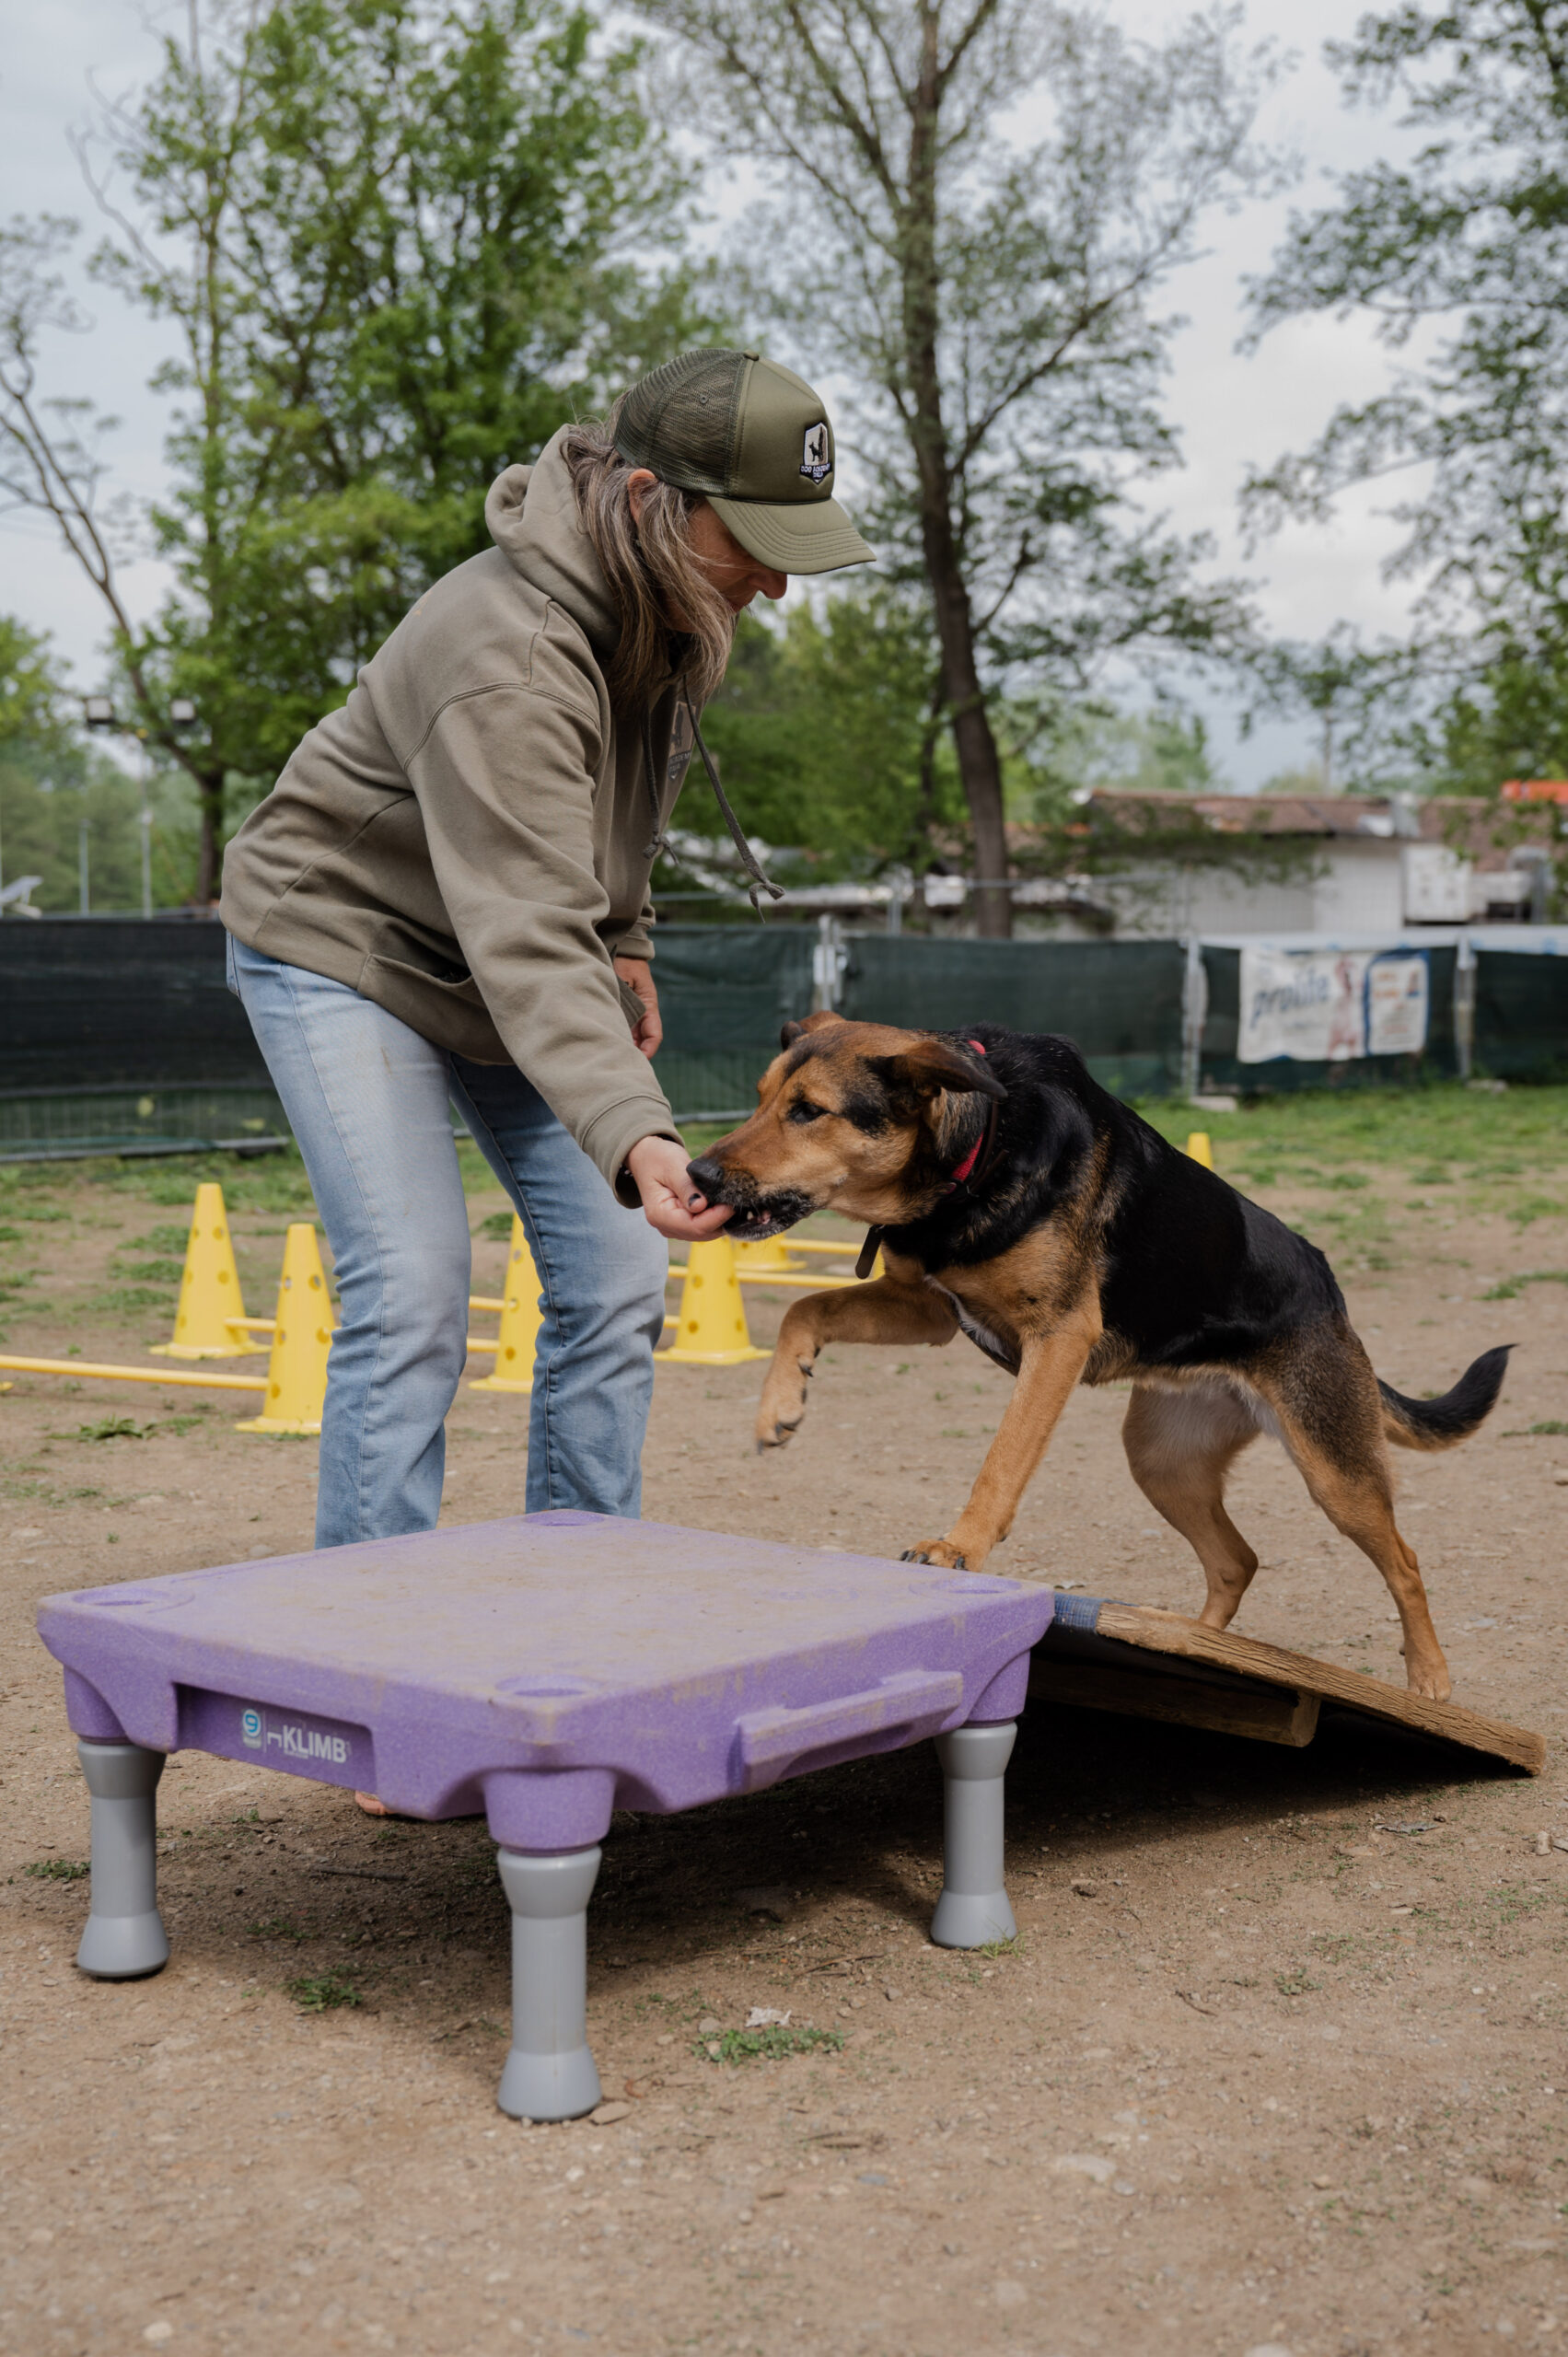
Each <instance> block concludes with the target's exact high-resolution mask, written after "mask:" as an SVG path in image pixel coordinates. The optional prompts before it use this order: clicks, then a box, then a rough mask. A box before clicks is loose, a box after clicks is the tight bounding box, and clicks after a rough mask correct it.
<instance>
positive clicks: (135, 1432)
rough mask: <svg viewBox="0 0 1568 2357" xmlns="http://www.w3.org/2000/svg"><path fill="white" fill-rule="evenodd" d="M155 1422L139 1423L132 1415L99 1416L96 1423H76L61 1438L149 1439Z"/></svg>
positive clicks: (154, 1430) (154, 1429)
mask: <svg viewBox="0 0 1568 2357" xmlns="http://www.w3.org/2000/svg"><path fill="white" fill-rule="evenodd" d="M156 1432H157V1424H139V1423H137V1422H136V1420H135V1418H134V1416H100V1417H99V1421H98V1422H97V1423H96V1424H78V1425H77V1426H76V1429H75V1434H69V1433H67V1434H62V1438H64V1439H67V1440H69V1439H72V1438H75V1439H76V1440H150V1439H151V1437H152V1435H153V1434H154V1433H156Z"/></svg>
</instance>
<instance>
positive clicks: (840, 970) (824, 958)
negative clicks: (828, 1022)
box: [811, 917, 849, 1015]
mask: <svg viewBox="0 0 1568 2357" xmlns="http://www.w3.org/2000/svg"><path fill="white" fill-rule="evenodd" d="M848 964H849V951H848V950H847V949H846V948H845V947H844V929H843V926H842V923H840V921H839V919H838V918H837V917H819V918H818V920H817V946H816V948H815V949H814V950H813V951H812V953H811V1012H812V1014H813V1015H821V1014H824V1013H826V1014H829V1015H836V1014H837V1012H838V1010H839V1007H840V1006H841V1004H842V1001H843V981H844V968H845V967H846V966H847V965H848Z"/></svg>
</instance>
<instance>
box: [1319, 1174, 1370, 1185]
mask: <svg viewBox="0 0 1568 2357" xmlns="http://www.w3.org/2000/svg"><path fill="white" fill-rule="evenodd" d="M1324 1184H1325V1185H1326V1186H1330V1187H1370V1186H1371V1184H1372V1181H1371V1179H1369V1178H1368V1177H1367V1175H1366V1173H1365V1170H1336V1171H1335V1173H1334V1175H1333V1177H1332V1178H1331V1179H1326V1180H1325V1181H1324Z"/></svg>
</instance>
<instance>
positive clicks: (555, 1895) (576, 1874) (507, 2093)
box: [496, 1848, 601, 2119]
mask: <svg viewBox="0 0 1568 2357" xmlns="http://www.w3.org/2000/svg"><path fill="white" fill-rule="evenodd" d="M600 1854H601V1853H600V1852H599V1851H598V1849H597V1848H596V1849H592V1850H563V1851H561V1852H558V1853H557V1854H556V1855H555V1856H553V1857H544V1858H536V1857H528V1856H525V1854H524V1853H523V1852H521V1851H520V1850H502V1851H500V1852H497V1857H496V1863H497V1864H498V1865H499V1867H500V1869H501V1887H502V1888H503V1889H504V1890H505V1894H506V1898H507V1901H508V1903H509V1904H510V1906H511V1910H512V2050H511V2052H510V2053H509V2054H508V2055H507V2057H506V2067H505V2070H504V2071H503V2072H502V2073H501V2090H500V2093H499V2095H498V2096H497V2097H496V2101H497V2102H498V2103H499V2105H500V2106H501V2108H502V2110H503V2111H505V2112H508V2113H510V2115H511V2117H512V2118H513V2119H578V2118H579V2117H580V2116H581V2115H582V2113H584V2112H585V2111H592V2109H593V2107H594V2106H595V2104H597V2103H598V2099H599V2093H600V2089H599V2084H598V2068H597V2066H596V2064H595V2062H594V2058H593V2056H592V2055H591V2054H590V2053H589V2051H588V1918H587V1906H588V1899H589V1898H590V1897H591V1895H592V1892H593V1887H594V1882H595V1880H596V1878H597V1876H598V1862H599V1857H600Z"/></svg>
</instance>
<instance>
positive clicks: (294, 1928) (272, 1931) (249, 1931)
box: [245, 1915, 314, 1941]
mask: <svg viewBox="0 0 1568 2357" xmlns="http://www.w3.org/2000/svg"><path fill="white" fill-rule="evenodd" d="M245 1936H246V1938H247V1939H249V1940H296V1941H298V1940H308V1939H310V1938H312V1937H313V1936H314V1935H313V1934H312V1933H309V1932H304V1931H301V1929H300V1927H299V1925H298V1924H297V1923H296V1922H291V1921H290V1919H289V1917H288V1916H286V1915H272V1916H269V1917H268V1919H267V1921H266V1922H264V1923H247V1925H246V1926H245Z"/></svg>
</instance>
